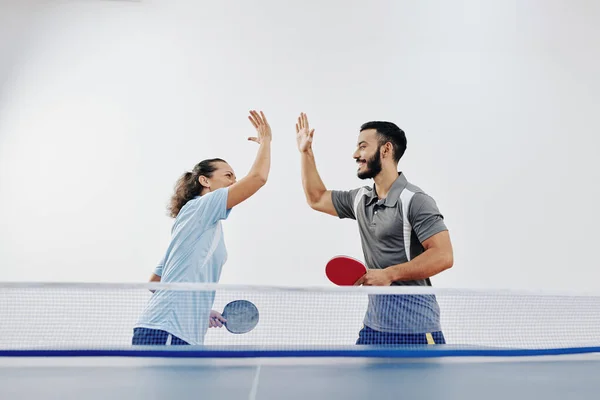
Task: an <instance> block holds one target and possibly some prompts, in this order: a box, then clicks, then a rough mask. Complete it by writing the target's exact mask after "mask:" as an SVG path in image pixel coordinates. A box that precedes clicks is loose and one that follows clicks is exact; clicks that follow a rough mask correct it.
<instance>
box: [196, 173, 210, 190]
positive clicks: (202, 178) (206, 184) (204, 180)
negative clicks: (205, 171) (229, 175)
mask: <svg viewBox="0 0 600 400" xmlns="http://www.w3.org/2000/svg"><path fill="white" fill-rule="evenodd" d="M198 182H200V185H202V186H203V187H205V188H209V189H210V182H209V181H208V178H207V177H205V176H204V175H200V176H199V177H198Z"/></svg>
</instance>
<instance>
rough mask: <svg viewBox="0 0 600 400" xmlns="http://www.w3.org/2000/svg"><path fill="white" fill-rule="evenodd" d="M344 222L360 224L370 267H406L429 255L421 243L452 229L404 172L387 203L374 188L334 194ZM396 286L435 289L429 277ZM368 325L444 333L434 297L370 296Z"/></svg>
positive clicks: (395, 283)
mask: <svg viewBox="0 0 600 400" xmlns="http://www.w3.org/2000/svg"><path fill="white" fill-rule="evenodd" d="M332 200H333V206H334V207H335V209H336V211H337V213H338V216H339V218H351V219H355V220H357V222H358V229H359V232H360V238H361V243H362V249H363V255H364V258H365V263H366V265H367V268H371V269H383V268H387V267H389V266H392V265H396V264H402V263H405V262H408V261H410V260H411V259H413V258H414V257H416V256H418V255H419V254H421V253H423V251H424V248H423V246H422V245H421V243H422V242H423V241H424V240H426V239H428V238H429V237H431V236H433V235H435V234H436V233H439V232H442V231H445V230H447V228H446V225H445V223H444V218H443V216H442V214H441V213H440V211H439V210H438V208H437V205H436V203H435V201H434V200H433V198H432V197H431V196H429V195H428V194H426V193H425V192H423V191H422V190H421V189H420V188H419V187H417V186H415V185H413V184H411V183H409V182H408V181H407V180H406V177H405V176H404V174H403V173H399V174H398V179H396V181H395V182H394V184H393V185H392V187H391V188H390V191H389V193H388V195H387V197H386V198H385V199H379V198H378V197H377V193H376V191H375V186H373V187H368V186H365V187H361V188H357V189H353V190H348V191H341V190H333V191H332ZM392 285H412V286H414V285H420V286H431V282H430V281H429V279H424V280H416V281H397V282H392ZM364 324H365V325H367V326H368V327H370V328H372V329H375V330H378V331H382V332H397V333H427V332H436V331H439V330H441V326H440V309H439V306H438V304H437V301H436V298H435V296H434V295H369V304H368V308H367V313H366V315H365V319H364Z"/></svg>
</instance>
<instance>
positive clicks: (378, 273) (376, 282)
mask: <svg viewBox="0 0 600 400" xmlns="http://www.w3.org/2000/svg"><path fill="white" fill-rule="evenodd" d="M389 275H390V274H389V271H388V270H387V269H369V270H367V273H366V274H364V275H363V276H361V277H360V278H359V279H358V280H357V281H356V282H354V286H360V285H363V286H390V285H391V284H392V279H391V278H390V276H389Z"/></svg>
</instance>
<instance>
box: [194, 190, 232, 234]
mask: <svg viewBox="0 0 600 400" xmlns="http://www.w3.org/2000/svg"><path fill="white" fill-rule="evenodd" d="M228 194H229V188H221V189H217V190H215V191H214V192H210V193H207V194H205V195H204V196H205V199H204V201H205V202H206V203H205V204H204V206H203V207H202V209H203V211H202V216H201V218H202V221H203V222H205V223H207V224H208V225H212V224H215V223H217V222H218V221H219V220H222V219H227V217H228V216H229V213H230V212H231V209H227V195H228Z"/></svg>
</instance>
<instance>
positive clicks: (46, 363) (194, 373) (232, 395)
mask: <svg viewBox="0 0 600 400" xmlns="http://www.w3.org/2000/svg"><path fill="white" fill-rule="evenodd" d="M599 377H600V357H593V356H591V355H588V356H586V355H585V354H584V355H579V356H577V357H576V358H574V357H569V356H550V357H508V358H493V357H477V358H471V357H462V358H459V359H452V358H450V359H449V358H428V359H423V358H414V359H407V358H369V357H349V358H348V357H346V358H334V357H320V358H316V359H310V358H307V359H298V358H277V357H270V358H268V359H264V358H235V357H233V358H228V359H218V358H202V359H194V358H178V359H173V358H171V359H165V358H160V357H159V358H158V359H157V358H136V357H114V358H110V359H109V360H107V358H106V357H104V358H95V357H75V358H73V357H49V358H27V357H25V358H23V357H4V358H3V360H2V365H0V399H3V400H5V399H6V400H8V399H103V400H105V399H111V400H114V399H144V400H148V399H174V400H183V399H220V400H234V399H251V400H252V399H290V400H293V399H302V400H307V399H308V400H320V399H338V398H339V399H366V398H368V397H369V396H370V397H376V398H378V399H392V398H402V399H457V400H459V399H460V400H465V399H474V400H475V399H477V400H479V399H486V400H493V399H499V400H500V399H502V400H507V399H508V400H515V399H529V400H531V399H544V400H553V399H561V400H563V399H566V398H572V399H598V396H599V393H600V378H599Z"/></svg>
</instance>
